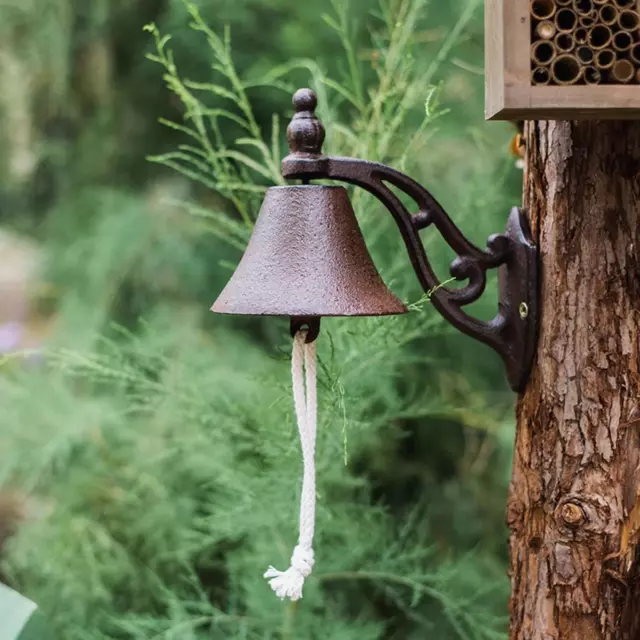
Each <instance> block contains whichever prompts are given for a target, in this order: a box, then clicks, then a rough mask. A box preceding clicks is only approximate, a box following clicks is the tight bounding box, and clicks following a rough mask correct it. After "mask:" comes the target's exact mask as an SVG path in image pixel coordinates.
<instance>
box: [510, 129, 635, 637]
mask: <svg viewBox="0 0 640 640" xmlns="http://www.w3.org/2000/svg"><path fill="white" fill-rule="evenodd" d="M526 143H527V169H526V174H525V190H524V193H525V196H524V199H525V207H526V209H527V210H528V213H529V218H530V221H531V225H532V228H533V230H534V235H535V237H536V238H537V242H538V246H539V248H540V263H541V270H542V285H541V314H542V315H541V324H540V339H539V344H538V352H537V357H536V362H535V364H534V368H533V371H532V374H531V379H530V382H529V386H528V389H527V391H526V393H525V394H524V396H523V397H522V398H521V399H520V402H519V405H518V426H517V433H516V449H515V459H514V468H513V478H512V483H511V488H510V496H509V505H508V511H507V513H508V515H507V520H508V524H509V527H510V529H511V537H510V547H511V580H512V588H513V593H512V598H511V638H512V639H517V640H557V639H558V640H560V639H561V640H574V639H575V640H601V639H602V640H604V639H607V640H609V639H612V640H613V639H615V640H637V639H638V638H640V571H639V562H638V560H637V559H636V555H638V557H639V558H640V552H639V553H638V554H636V545H637V544H638V542H639V540H640V406H639V405H640V397H639V396H640V375H639V370H638V356H639V348H638V347H639V344H638V320H639V319H640V122H639V123H635V122H606V123H605V122H579V123H576V122H574V123H572V122H531V123H528V125H527V132H526Z"/></svg>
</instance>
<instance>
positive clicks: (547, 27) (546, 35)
mask: <svg viewBox="0 0 640 640" xmlns="http://www.w3.org/2000/svg"><path fill="white" fill-rule="evenodd" d="M536 33H537V34H538V36H539V37H540V38H542V39H543V40H551V39H552V38H553V36H555V35H556V25H555V24H553V22H551V20H543V21H542V22H540V23H539V24H538V26H537V27H536Z"/></svg>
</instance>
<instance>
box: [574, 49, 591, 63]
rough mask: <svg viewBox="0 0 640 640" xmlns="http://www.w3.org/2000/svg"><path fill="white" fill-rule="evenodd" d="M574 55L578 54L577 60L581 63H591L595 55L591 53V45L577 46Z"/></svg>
mask: <svg viewBox="0 0 640 640" xmlns="http://www.w3.org/2000/svg"><path fill="white" fill-rule="evenodd" d="M576 56H578V60H580V62H581V63H582V64H592V63H593V60H594V58H595V56H594V55H593V49H591V47H585V46H582V47H578V50H577V51H576Z"/></svg>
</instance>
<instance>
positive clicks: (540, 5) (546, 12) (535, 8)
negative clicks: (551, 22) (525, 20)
mask: <svg viewBox="0 0 640 640" xmlns="http://www.w3.org/2000/svg"><path fill="white" fill-rule="evenodd" d="M529 6H530V8H531V15H532V16H533V17H534V18H537V19H538V20H548V19H549V18H551V16H553V14H554V13H555V12H556V5H555V2H554V1H553V0H531V2H530V5H529Z"/></svg>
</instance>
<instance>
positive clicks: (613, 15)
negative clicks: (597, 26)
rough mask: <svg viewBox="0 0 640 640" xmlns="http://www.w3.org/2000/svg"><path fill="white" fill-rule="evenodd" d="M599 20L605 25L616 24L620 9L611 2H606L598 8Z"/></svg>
mask: <svg viewBox="0 0 640 640" xmlns="http://www.w3.org/2000/svg"><path fill="white" fill-rule="evenodd" d="M599 15H600V21H601V22H602V23H603V24H606V25H612V24H616V22H618V16H619V15H620V11H619V10H618V9H617V8H616V7H614V6H613V5H612V4H606V5H604V7H601V8H600V13H599Z"/></svg>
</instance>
